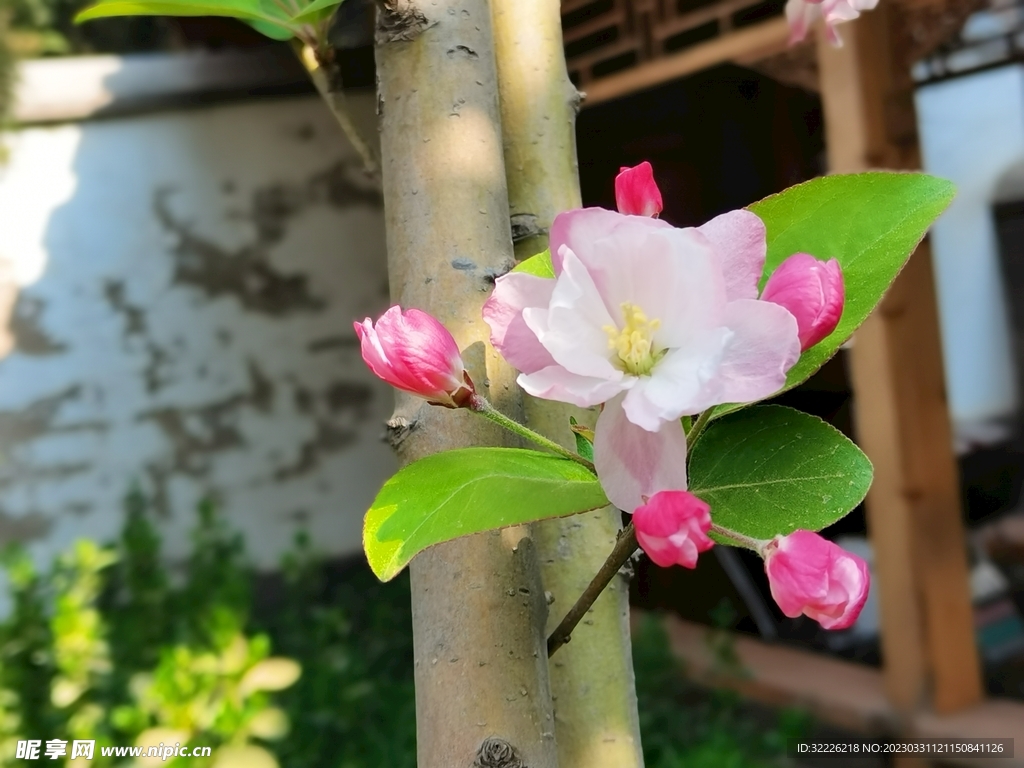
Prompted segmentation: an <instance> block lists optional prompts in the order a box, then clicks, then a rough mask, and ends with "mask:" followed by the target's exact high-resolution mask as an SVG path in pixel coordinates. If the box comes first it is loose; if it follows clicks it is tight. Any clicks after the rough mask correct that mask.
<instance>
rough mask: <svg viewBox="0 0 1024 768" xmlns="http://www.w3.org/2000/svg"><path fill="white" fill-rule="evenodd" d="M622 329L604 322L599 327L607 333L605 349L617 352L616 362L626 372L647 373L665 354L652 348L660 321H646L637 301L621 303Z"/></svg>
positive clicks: (642, 374) (638, 374) (637, 374)
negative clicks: (606, 346)
mask: <svg viewBox="0 0 1024 768" xmlns="http://www.w3.org/2000/svg"><path fill="white" fill-rule="evenodd" d="M622 318H623V321H624V322H623V327H622V329H621V330H620V329H618V328H616V327H615V326H614V325H606V326H605V327H604V328H603V329H602V330H603V331H604V332H605V333H607V334H608V348H609V349H611V350H612V351H614V352H615V353H616V356H617V358H618V359H617V360H616V361H614V362H615V363H616V365H617V366H618V367H619V368H621V369H622V370H623V371H625V372H626V373H632V374H633V375H635V376H646V375H648V374H649V373H650V372H651V369H652V368H654V364H655V363H657V362H658V360H660V359H661V358H662V356H663V355H664V354H665V353H664V351H655V350H654V332H655V331H656V330H658V327H659V326H660V325H661V321H660V320H658V319H654V320H648V319H647V315H645V314H644V313H643V310H642V309H640V307H638V306H637V305H636V304H630V303H629V302H626V303H624V304H623V305H622Z"/></svg>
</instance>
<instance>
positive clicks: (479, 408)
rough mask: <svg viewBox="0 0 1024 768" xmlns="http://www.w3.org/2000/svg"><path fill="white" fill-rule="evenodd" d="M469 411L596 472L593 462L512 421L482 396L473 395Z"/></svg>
mask: <svg viewBox="0 0 1024 768" xmlns="http://www.w3.org/2000/svg"><path fill="white" fill-rule="evenodd" d="M469 409H470V410H471V411H473V412H474V413H479V414H480V415H481V416H486V417H487V418H488V419H490V420H491V421H493V422H494V423H495V424H498V425H499V426H502V427H504V428H505V429H507V430H508V431H509V432H512V433H513V434H516V435H519V436H520V437H524V438H526V439H527V440H532V441H533V442H535V443H536V444H537V445H540V446H543V447H544V448H547V449H548V450H549V451H553V452H554V453H557V454H558V455H559V456H563V457H565V458H567V459H572V460H573V461H575V462H576V463H577V464H582V465H583V466H584V467H586V468H587V469H589V470H590V471H591V472H595V470H594V465H593V463H592V462H590V461H587V460H586V459H585V458H583V457H582V456H579V455H577V454H575V453H573V452H572V451H570V450H569V449H568V448H563V447H562V446H561V445H559V444H558V443H556V442H555V441H554V440H549V439H548V438H546V437H544V435H541V434H538V433H536V432H534V431H533V430H532V429H530V428H529V427H524V426H523V425H522V424H520V423H519V422H518V421H515V420H514V419H510V418H509V417H508V416H506V415H505V414H503V413H502V412H501V411H498V410H497V409H495V408H494V406H492V405H491V404H490V403H489V402H487V399H486V398H484V397H482V396H480V395H473V397H472V398H471V399H470V401H469ZM595 474H596V472H595Z"/></svg>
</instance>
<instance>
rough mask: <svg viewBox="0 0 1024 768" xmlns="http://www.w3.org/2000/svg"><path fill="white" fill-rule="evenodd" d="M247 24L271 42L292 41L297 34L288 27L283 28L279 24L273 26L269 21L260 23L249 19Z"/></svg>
mask: <svg viewBox="0 0 1024 768" xmlns="http://www.w3.org/2000/svg"><path fill="white" fill-rule="evenodd" d="M246 24H248V25H249V26H250V27H252V28H253V29H255V30H256V31H257V32H259V33H260V34H261V35H263V36H264V37H269V38H270V39H271V40H291V39H292V38H293V37H295V33H294V32H293V31H292V30H290V29H288V28H287V27H282V26H281V25H279V24H272V23H271V22H269V21H258V20H256V19H247V20H246Z"/></svg>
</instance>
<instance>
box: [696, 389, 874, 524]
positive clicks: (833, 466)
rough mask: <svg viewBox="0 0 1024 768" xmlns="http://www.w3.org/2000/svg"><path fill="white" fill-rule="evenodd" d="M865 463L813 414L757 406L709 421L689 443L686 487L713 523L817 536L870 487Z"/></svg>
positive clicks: (868, 466)
mask: <svg viewBox="0 0 1024 768" xmlns="http://www.w3.org/2000/svg"><path fill="white" fill-rule="evenodd" d="M871 474H872V470H871V462H870V461H868V458H867V456H865V455H864V454H863V452H861V450H860V449H859V448H858V447H857V446H856V445H854V444H853V443H852V442H851V441H850V440H849V439H848V438H847V437H846V436H844V435H843V434H842V433H841V432H839V431H838V430H837V429H835V428H834V427H831V426H829V425H828V424H826V423H825V422H824V421H822V420H821V419H819V418H817V417H816V416H810V415H808V414H806V413H802V412H800V411H796V410H793V409H792V408H784V407H782V406H780V405H761V406H754V407H752V408H746V409H744V410H742V411H739V412H738V413H733V414H730V415H728V416H724V417H722V418H721V419H719V420H717V421H715V422H713V423H712V424H711V425H710V426H709V427H708V428H707V430H706V431H705V432H704V434H703V435H702V436H701V437H700V439H699V440H698V441H697V443H696V445H694V446H693V453H692V454H691V457H690V465H689V475H690V480H689V482H690V490H691V491H692V492H693V493H694V494H696V495H697V496H699V497H700V498H702V499H704V501H706V502H707V503H708V504H710V505H711V517H712V519H713V520H714V521H715V523H717V524H718V525H721V526H723V527H725V528H729V529H732V530H734V531H739V532H740V533H743V534H746V535H747V536H753V537H754V538H758V539H770V538H772V537H773V536H775V535H776V534H780V533H781V534H786V533H790V532H792V531H795V530H796V529H798V528H803V529H806V530H810V531H818V530H821V529H822V528H824V527H826V526H828V525H831V524H832V523H834V522H835V521H836V520H839V519H840V518H842V517H843V516H844V515H846V514H847V513H848V512H849V511H850V510H852V509H853V508H854V507H856V506H857V505H858V504H860V502H861V501H862V500H863V499H864V496H865V494H866V493H867V491H868V487H869V486H870V485H871Z"/></svg>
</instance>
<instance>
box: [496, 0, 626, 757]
mask: <svg viewBox="0 0 1024 768" xmlns="http://www.w3.org/2000/svg"><path fill="white" fill-rule="evenodd" d="M491 12H492V17H493V19H494V46H495V54H496V57H497V62H498V80H499V91H500V96H501V110H502V134H503V137H504V141H503V143H504V149H505V168H506V175H507V178H508V194H509V203H510V206H511V215H512V231H513V233H514V235H515V236H516V246H515V248H516V255H517V257H518V258H520V259H522V258H526V257H529V256H532V255H534V254H536V253H539V252H541V251H543V250H544V249H545V248H546V247H547V245H548V239H547V233H548V229H549V228H550V226H551V222H552V220H553V219H554V217H555V215H556V214H558V213H560V212H562V211H566V210H569V209H571V208H578V207H579V206H580V189H579V178H578V172H577V162H576V134H575V130H576V111H577V109H578V106H579V94H578V93H577V91H576V89H575V88H574V87H573V85H572V83H570V82H569V78H568V75H567V73H566V68H565V54H564V52H563V47H562V21H561V9H560V3H559V2H558V0H491ZM525 410H526V418H527V423H528V424H529V425H530V427H532V428H533V429H535V430H537V431H538V432H541V433H542V434H544V435H545V436H547V437H549V438H551V439H553V440H557V441H558V442H560V443H562V444H563V445H565V446H566V447H569V448H572V447H574V446H575V439H574V437H573V435H572V432H571V431H570V429H569V417H570V416H575V417H576V419H577V421H579V422H581V423H584V424H591V425H592V424H593V421H594V419H595V417H596V413H594V412H593V411H591V412H587V411H582V410H581V409H578V408H574V407H572V406H569V405H564V404H562V403H555V402H551V401H545V400H537V399H534V398H529V397H527V398H526V403H525ZM621 523H622V518H621V515H620V513H619V511H618V510H616V509H614V508H612V507H608V508H607V509H603V510H600V511H597V512H590V513H587V514H584V515H575V516H573V517H568V518H561V519H557V520H549V521H545V522H543V523H540V524H538V525H535V526H534V531H535V535H536V537H537V546H538V554H539V557H540V561H541V575H542V579H543V582H544V588H545V589H546V590H547V591H548V593H550V595H551V596H553V597H554V603H553V604H552V605H551V607H550V608H549V615H548V631H549V632H550V631H551V630H553V629H554V628H555V626H556V625H557V624H558V622H559V621H560V620H561V618H562V616H563V615H564V614H565V612H566V611H567V610H568V609H569V608H570V607H571V606H572V604H573V602H575V600H576V598H577V597H579V595H580V594H582V592H583V590H584V589H585V588H586V586H587V584H588V583H589V582H590V580H591V579H592V578H593V576H594V574H595V573H597V571H598V569H599V568H600V567H601V564H602V563H603V562H604V560H605V558H606V557H607V555H608V553H609V552H611V550H612V547H613V545H614V544H615V539H616V535H617V533H618V532H619V530H620V528H621ZM628 586H629V585H628V581H627V579H626V578H624V577H620V578H616V579H615V580H614V581H613V582H612V583H611V584H610V585H609V587H608V589H607V590H605V592H604V593H603V594H602V595H601V597H600V598H598V600H597V602H595V604H594V606H593V608H592V609H591V611H590V613H589V614H588V616H587V618H586V619H585V620H584V621H583V622H582V623H581V624H580V625H579V626H578V627H577V628H576V630H575V632H574V633H573V636H572V642H570V643H569V644H568V645H566V646H565V647H563V648H562V649H560V650H559V651H558V652H557V654H556V655H555V656H553V657H552V659H551V670H550V673H551V688H552V695H553V698H554V707H555V733H556V736H557V739H558V757H559V764H560V765H561V766H562V768H636V767H638V766H642V765H643V754H642V752H641V750H640V726H639V720H638V716H637V704H636V691H635V685H634V679H633V661H632V654H631V652H630V644H629V589H628Z"/></svg>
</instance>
